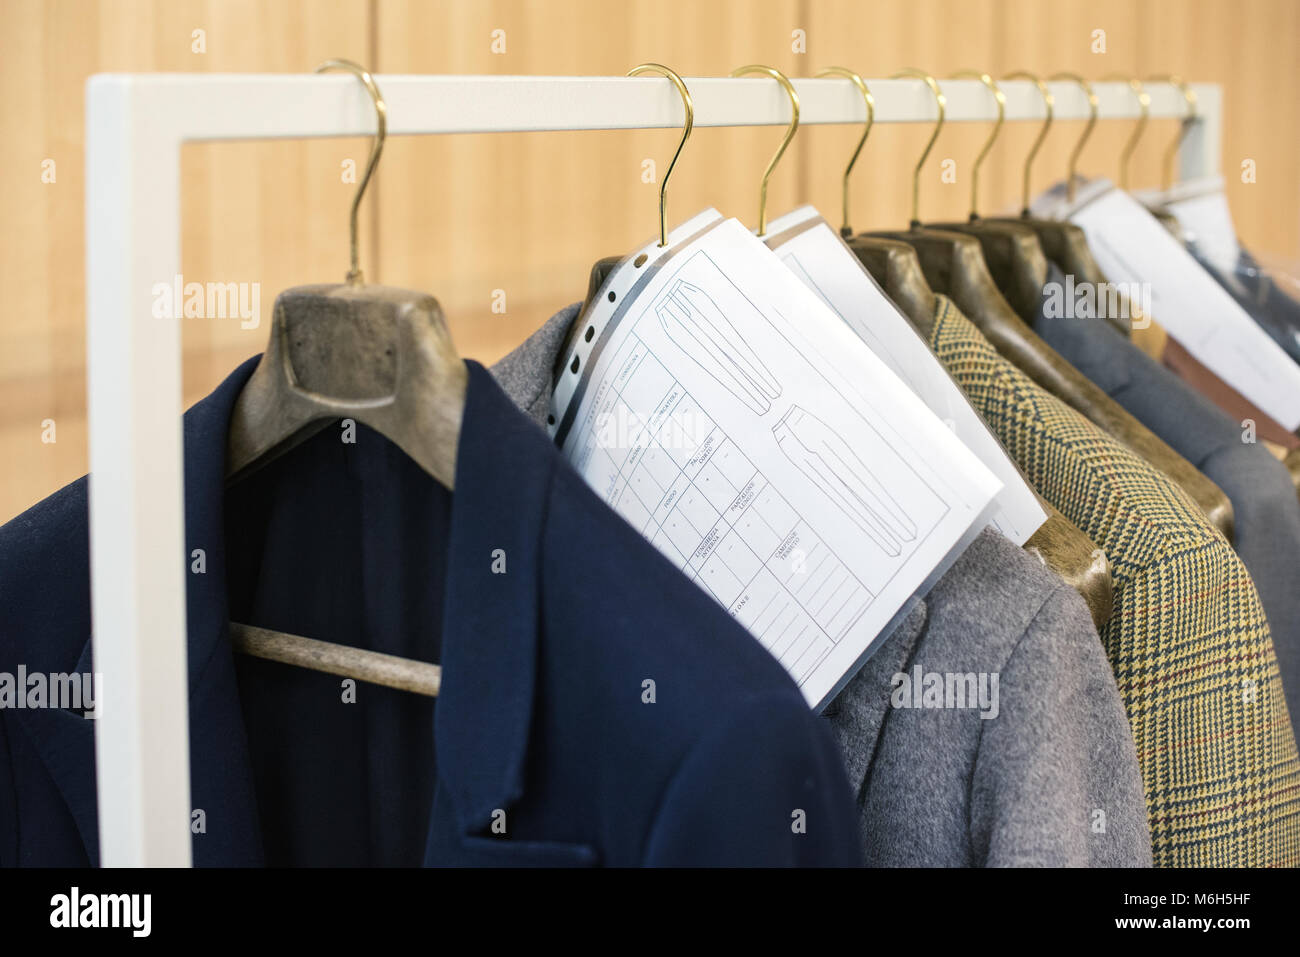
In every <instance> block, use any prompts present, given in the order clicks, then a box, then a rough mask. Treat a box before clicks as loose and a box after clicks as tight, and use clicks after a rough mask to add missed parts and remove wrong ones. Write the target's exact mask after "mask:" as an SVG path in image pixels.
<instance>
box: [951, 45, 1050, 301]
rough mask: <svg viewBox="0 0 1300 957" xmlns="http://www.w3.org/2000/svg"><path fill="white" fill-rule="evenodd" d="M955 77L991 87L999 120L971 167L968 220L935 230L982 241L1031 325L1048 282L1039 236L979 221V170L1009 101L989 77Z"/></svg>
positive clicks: (1001, 284)
mask: <svg viewBox="0 0 1300 957" xmlns="http://www.w3.org/2000/svg"><path fill="white" fill-rule="evenodd" d="M953 76H954V78H960V77H967V78H973V79H977V80H979V81H980V82H981V83H983V84H984V85H985V86H986V87H988V89H989V92H990V93H992V94H993V99H994V102H995V103H996V105H997V110H998V118H997V121H996V122H995V123H994V124H993V129H992V130H991V131H990V132H989V136H988V139H987V140H985V142H984V145H983V146H982V147H981V148H980V151H979V154H978V155H977V156H976V157H975V162H974V163H972V164H971V173H970V183H971V186H970V216H969V218H968V219H967V221H965V222H959V223H938V224H936V228H937V229H944V230H949V231H951V232H958V233H965V234H967V235H969V236H974V237H975V238H976V239H977V240H979V243H980V247H981V248H982V249H983V251H984V261H985V263H986V264H987V265H988V269H989V274H990V275H992V276H993V280H994V282H995V283H996V284H997V287H998V289H999V290H1000V291H1001V292H1002V295H1003V296H1004V297H1006V300H1007V302H1008V303H1010V305H1011V307H1012V308H1013V309H1015V311H1016V314H1017V315H1019V316H1020V317H1021V318H1022V319H1024V320H1025V321H1027V322H1030V321H1032V320H1033V317H1034V316H1035V315H1036V314H1037V312H1038V306H1039V303H1041V302H1042V295H1043V286H1044V285H1045V284H1046V282H1047V257H1046V255H1044V253H1043V247H1042V245H1041V243H1039V241H1038V235H1037V234H1036V233H1035V232H1034V231H1033V230H1032V229H1030V228H1029V227H1028V226H1027V225H1025V224H1024V223H1020V222H1016V221H1014V220H1012V221H1010V222H1002V221H990V220H985V219H982V218H980V214H979V182H980V168H981V167H982V166H983V165H984V160H985V158H986V157H987V156H988V154H989V151H990V150H991V149H993V144H994V143H995V142H997V138H998V133H1000V132H1001V131H1002V124H1003V122H1004V121H1005V119H1006V103H1007V98H1006V96H1004V95H1003V93H1002V90H1001V88H1000V87H999V86H998V85H997V83H995V82H994V80H993V77H991V76H989V75H988V74H987V73H979V72H976V71H974V70H962V71H959V72H957V73H954V74H953Z"/></svg>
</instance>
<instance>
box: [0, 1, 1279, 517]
mask: <svg viewBox="0 0 1300 957" xmlns="http://www.w3.org/2000/svg"><path fill="white" fill-rule="evenodd" d="M498 29H499V30H504V31H505V38H506V51H505V53H494V52H492V49H491V44H492V31H493V30H498ZM1098 29H1101V30H1105V31H1106V52H1105V53H1104V54H1098V53H1093V52H1092V51H1091V45H1092V34H1093V31H1094V30H1098ZM196 30H202V31H203V39H204V43H205V49H204V51H203V52H195V51H194V49H193V36H194V31H196ZM795 30H803V31H806V37H807V50H806V52H804V53H797V52H795V51H794V50H793V49H792V42H791V37H792V32H793V31H795ZM330 57H348V58H351V59H354V60H357V61H359V62H361V63H365V64H367V65H369V66H370V67H371V68H372V69H373V70H374V71H376V72H381V73H404V72H405V73H492V74H564V75H574V74H606V75H609V74H613V75H618V74H622V73H624V72H626V71H627V70H628V69H629V68H630V67H632V66H634V65H635V64H637V63H640V62H643V61H645V60H657V61H660V62H663V63H667V64H668V65H670V66H672V67H673V68H674V69H676V70H677V71H678V72H679V73H681V74H683V75H685V76H709V75H713V76H716V75H725V74H726V73H727V72H728V71H730V70H731V69H732V68H733V67H736V66H739V65H741V64H744V63H751V62H758V63H767V64H770V65H772V66H775V67H777V68H778V69H781V70H783V71H785V72H787V73H789V74H790V75H792V76H808V75H811V74H813V73H815V72H816V71H817V70H819V69H821V68H823V67H825V66H828V65H832V64H838V65H843V66H849V67H851V68H853V69H855V70H858V71H859V72H861V73H862V74H863V75H864V76H866V77H868V78H870V77H873V76H875V77H879V76H886V75H888V74H890V73H893V72H894V71H896V70H898V69H901V68H903V67H907V66H918V67H923V68H925V69H927V70H929V71H931V72H933V73H935V74H936V75H937V76H940V77H942V76H944V75H948V74H951V73H952V72H954V71H956V70H959V69H970V68H978V69H984V70H989V71H991V72H992V73H993V74H994V75H995V76H997V75H1001V74H1003V73H1006V72H1009V71H1011V70H1015V69H1028V70H1032V71H1036V72H1039V73H1050V72H1055V71H1059V70H1072V71H1076V72H1079V73H1081V74H1083V75H1084V76H1086V77H1090V78H1100V77H1102V76H1104V75H1107V74H1110V73H1123V74H1128V75H1134V74H1136V75H1140V76H1149V75H1152V74H1156V73H1170V72H1173V73H1181V74H1182V75H1184V76H1186V77H1187V78H1189V79H1193V80H1197V81H1205V82H1218V83H1221V84H1223V86H1224V94H1225V96H1224V99H1225V108H1226V116H1225V126H1224V144H1223V150H1224V155H1223V168H1224V170H1225V171H1226V172H1227V173H1228V174H1229V177H1228V195H1229V199H1230V202H1231V204H1232V210H1233V214H1234V216H1235V218H1236V222H1237V225H1238V228H1239V231H1240V233H1241V234H1242V236H1243V237H1245V239H1246V240H1247V242H1248V243H1249V244H1250V245H1251V246H1252V247H1253V248H1255V249H1257V250H1259V251H1260V252H1261V253H1264V254H1266V255H1270V256H1272V257H1274V258H1275V259H1279V258H1280V259H1281V260H1283V261H1290V262H1293V263H1294V262H1296V261H1300V164H1298V163H1297V158H1296V157H1297V151H1298V150H1300V120H1298V118H1297V111H1296V90H1297V86H1298V85H1300V0H871V2H864V0H703V2H702V0H622V2H614V0H442V2H430V0H334V2H323V0H322V2H313V0H206V2H205V0H0V78H3V96H0V175H2V176H3V190H0V223H3V227H4V228H3V231H2V232H0V289H3V290H4V309H3V314H2V315H0V460H3V462H4V463H5V465H4V468H3V473H2V474H0V520H5V519H8V518H9V517H11V516H13V515H15V514H17V513H18V512H20V511H22V510H23V509H25V508H26V507H28V506H29V505H31V504H32V503H34V502H36V501H38V500H39V499H40V498H42V497H44V496H45V495H48V494H49V493H50V492H52V491H54V490H55V489H57V488H58V487H59V486H61V485H63V484H65V483H66V482H68V481H71V480H72V479H74V478H76V477H77V476H79V475H81V474H83V473H84V471H85V469H86V463H87V454H86V429H85V395H86V394H85V329H84V327H85V301H86V296H88V295H94V290H87V289H86V288H85V266H84V249H83V245H84V238H83V228H84V222H83V215H82V209H83V202H84V192H83V184H82V166H83V160H82V146H83V127H84V109H83V89H84V84H85V81H86V78H87V77H88V76H90V75H91V74H93V73H98V72H105V71H177V72H206V71H211V72H254V71H255V72H306V71H310V70H311V69H312V68H313V67H315V66H316V65H317V64H318V63H320V62H321V61H322V60H325V59H328V58H330ZM755 82H758V81H755ZM1079 126H1080V125H1079V124H1067V123H1060V124H1057V126H1056V127H1055V128H1054V130H1053V133H1052V135H1051V137H1050V138H1049V139H1048V141H1047V145H1046V147H1045V148H1044V150H1043V152H1042V154H1040V159H1039V163H1038V166H1037V167H1036V179H1035V182H1036V185H1037V186H1038V187H1042V186H1046V185H1047V184H1048V182H1049V180H1051V181H1054V180H1055V179H1057V178H1059V176H1060V175H1061V173H1062V172H1063V169H1064V163H1065V157H1066V155H1067V154H1068V152H1069V149H1070V146H1071V144H1072V143H1073V138H1074V137H1075V136H1076V135H1077V132H1078V130H1079ZM1129 130H1130V127H1129V125H1128V124H1120V123H1113V124H1102V125H1101V127H1099V130H1098V132H1097V134H1095V136H1094V138H1093V140H1092V141H1091V142H1090V144H1089V147H1088V149H1087V151H1086V153H1085V154H1084V158H1083V162H1082V167H1083V171H1084V172H1085V173H1095V174H1102V175H1110V176H1114V175H1115V173H1116V169H1115V164H1116V158H1117V156H1118V153H1119V148H1120V146H1121V145H1122V143H1123V142H1124V139H1125V138H1126V137H1127V135H1128V133H1129ZM1176 132H1177V130H1176V124H1175V123H1173V122H1172V121H1161V122H1152V123H1151V124H1150V126H1149V128H1148V132H1147V135H1146V138H1145V139H1144V140H1143V142H1142V145H1141V146H1140V147H1139V149H1138V153H1137V156H1136V158H1135V161H1134V166H1133V170H1132V179H1133V185H1135V186H1145V185H1154V184H1156V183H1157V182H1158V179H1159V165H1160V163H1159V161H1160V155H1161V153H1162V151H1163V149H1164V147H1165V145H1166V144H1167V143H1168V141H1169V138H1170V137H1172V136H1174V135H1175V134H1176ZM985 133H986V130H984V129H982V128H975V127H956V126H949V127H948V128H946V129H945V131H944V134H943V136H942V137H941V139H940V140H939V142H938V144H937V145H936V147H935V153H934V154H933V155H932V159H931V162H930V163H929V164H928V166H927V171H926V176H925V178H924V179H923V180H922V197H921V203H922V209H921V212H922V218H923V219H937V218H940V217H951V216H962V215H964V213H965V212H966V206H967V194H968V185H967V182H966V180H965V178H964V174H965V171H966V170H967V169H968V166H969V161H970V159H971V158H972V157H973V156H974V154H975V152H976V150H977V149H978V147H979V144H980V143H981V141H982V138H983V136H984V134H985ZM1034 133H1035V130H1034V129H1032V128H1030V127H1028V126H1025V125H1009V126H1008V127H1007V128H1006V130H1005V132H1004V133H1003V135H1002V138H1001V140H1000V142H999V144H998V146H997V148H996V150H995V152H994V154H993V155H992V157H991V158H990V160H989V162H988V163H987V164H986V166H985V170H984V172H983V177H982V179H983V184H984V185H983V190H982V192H983V200H982V205H983V208H984V210H985V211H996V210H999V209H1004V208H1009V207H1011V206H1012V205H1014V204H1015V203H1016V201H1017V199H1018V191H1019V169H1020V166H1019V163H1020V157H1022V156H1023V154H1024V151H1025V150H1026V149H1027V148H1028V145H1029V143H1030V141H1031V140H1032V138H1033V135H1034ZM779 135H780V134H779V131H777V130H775V129H734V130H726V129H701V130H698V131H696V133H695V135H694V137H693V138H692V140H691V142H690V145H689V147H688V149H687V151H686V152H685V153H684V154H683V159H682V162H681V163H680V165H679V168H678V171H677V173H676V174H675V178H674V181H673V188H672V190H671V207H670V220H673V221H678V220H681V219H684V218H685V217H686V216H688V215H689V214H691V213H693V212H695V211H696V210H698V209H699V208H701V207H703V206H705V205H713V206H716V207H718V208H719V209H721V210H723V211H724V212H727V213H730V214H733V215H737V216H739V217H740V218H741V219H742V220H744V221H746V222H751V221H752V220H753V218H754V215H755V204H756V197H757V187H758V177H759V174H760V172H761V170H762V168H763V165H764V164H765V163H766V161H767V157H768V156H769V154H770V152H771V150H772V148H773V147H774V146H775V144H776V141H777V139H778V138H779ZM857 135H858V131H857V130H855V129H853V128H849V127H845V128H838V127H836V128H828V127H808V128H805V129H804V130H801V131H800V133H799V136H798V138H797V139H796V140H795V142H794V144H793V145H792V146H791V149H790V150H789V152H788V153H787V156H786V158H785V160H784V161H783V164H782V166H781V167H780V168H779V169H778V170H777V172H776V175H775V176H774V177H773V180H772V184H771V187H770V197H771V199H770V210H771V211H772V212H773V213H774V214H776V213H780V212H783V211H785V210H787V209H789V208H790V207H791V206H793V205H795V204H796V203H799V202H813V203H816V204H817V205H818V206H820V207H821V208H822V209H823V211H825V212H826V214H827V215H828V216H829V217H832V218H834V217H837V216H838V210H839V192H838V191H839V173H840V170H841V169H842V167H843V164H844V162H845V160H846V159H847V156H848V153H849V151H850V150H851V149H852V147H853V144H854V142H855V141H856V137H857ZM926 135H927V130H925V129H922V128H920V127H915V128H910V127H909V128H902V127H879V128H877V130H876V131H874V132H873V134H872V136H871V139H870V140H869V142H868V144H867V148H866V150H865V152H864V154H863V159H862V160H861V161H860V163H859V167H858V173H857V174H856V179H855V182H854V197H855V202H854V224H855V225H857V226H860V227H862V228H871V227H890V226H899V225H902V224H904V223H905V221H906V219H907V212H908V211H907V201H908V176H909V170H910V167H911V165H912V164H913V163H914V162H915V157H916V155H917V154H918V152H919V150H920V148H921V146H922V145H923V143H924V140H925V137H926ZM676 136H677V134H676V133H674V132H671V131H647V132H610V133H530V134H497V135H490V134H488V135H466V136H447V137H427V138H413V137H400V138H394V139H392V140H390V141H389V143H388V145H387V148H386V150H385V155H384V160H383V162H382V164H381V165H380V167H379V171H378V173H377V176H376V179H375V183H374V185H373V186H372V190H373V192H372V194H370V195H369V196H368V197H367V201H366V205H365V206H364V207H363V221H364V229H363V235H362V242H363V245H362V264H363V266H364V268H365V269H366V274H367V278H368V279H370V280H371V281H382V282H385V283H389V284H393V285H400V286H409V287H412V288H418V289H424V290H428V291H431V292H433V293H434V294H435V295H436V296H438V298H439V299H440V300H441V302H442V304H443V306H444V308H445V310H446V312H447V314H448V317H449V319H450V322H451V327H452V331H453V334H454V336H455V340H456V343H457V346H458V348H459V350H460V351H461V353H462V354H463V355H466V356H471V357H474V358H478V359H480V360H482V361H485V362H489V361H492V360H493V359H495V358H497V357H499V356H500V355H502V354H503V353H505V352H506V351H508V350H509V349H510V348H512V347H513V346H514V345H515V344H517V343H518V342H520V341H521V340H522V339H523V338H524V337H525V336H526V335H527V334H528V333H529V332H531V331H532V330H533V329H534V328H536V327H537V326H538V325H539V324H541V323H542V322H543V321H544V320H545V319H546V317H547V316H549V315H550V314H551V313H552V312H553V311H555V310H556V309H558V308H559V307H561V306H563V305H565V304H566V303H569V302H572V301H574V300H576V299H578V298H580V297H581V296H582V294H583V292H584V290H585V287H586V281H587V272H588V270H589V268H590V265H591V263H592V261H593V260H595V259H597V258H600V257H601V256H606V255H612V254H615V253H619V252H622V251H625V250H627V249H629V248H631V247H632V246H634V245H636V244H638V243H640V242H643V241H645V240H646V239H648V238H649V237H650V236H651V235H652V234H653V233H654V232H655V230H656V229H657V219H656V216H657V214H656V206H655V204H656V195H657V186H656V185H654V184H647V183H643V182H642V181H641V164H642V161H643V160H644V159H646V158H654V159H655V160H656V161H657V162H658V163H659V164H660V168H661V169H662V168H663V165H664V164H665V163H666V162H667V159H668V157H669V155H670V153H671V150H672V148H673V146H674V144H675V142H676ZM366 151H367V141H365V140H360V139H355V140H354V139H338V140H317V141H311V142H305V141H304V142H276V143H247V144H212V145H201V146H190V147H186V149H185V151H184V156H183V159H182V177H183V190H184V197H183V239H182V269H183V272H184V275H185V277H186V279H187V281H188V280H197V281H203V282H206V281H222V282H257V283H260V284H261V290H262V296H261V313H262V322H261V324H260V325H259V326H258V327H257V328H255V329H241V328H240V324H239V322H238V321H237V320H232V319H212V320H187V321H186V325H185V328H184V349H185V371H184V374H185V380H184V381H185V394H186V403H187V404H189V403H190V402H193V401H194V400H196V399H198V398H200V397H201V396H203V395H204V394H206V393H207V392H209V391H210V390H211V389H212V388H213V387H214V386H215V385H216V384H217V383H219V382H220V381H221V379H222V378H223V377H224V376H225V375H226V374H227V373H228V372H229V371H230V369H231V368H233V366H234V365H235V364H236V363H237V362H239V361H240V360H241V359H243V358H244V357H246V356H249V355H252V354H255V353H257V352H259V351H261V349H262V347H263V343H264V340H265V336H266V328H267V323H268V320H269V316H270V310H271V306H272V302H273V300H274V298H275V293H276V292H277V291H279V290H281V289H283V288H286V287H288V286H292V285H296V284H299V283H305V282H323V281H324V282H329V281H339V280H341V279H342V277H343V274H344V272H345V271H346V268H347V209H348V204H349V202H350V197H351V192H352V189H353V186H351V185H349V184H345V183H343V182H342V177H341V175H340V171H341V164H342V163H343V162H344V161H345V160H347V159H353V160H355V161H357V162H358V163H359V164H360V163H363V162H364V158H365V155H366ZM942 158H953V159H955V160H956V161H957V164H958V167H957V168H958V182H957V183H956V184H955V185H951V184H943V183H941V182H940V179H939V164H938V161H939V160H940V159H942ZM1245 158H1250V159H1253V160H1255V162H1256V165H1257V170H1258V181H1257V182H1256V183H1255V184H1243V183H1241V182H1239V177H1237V176H1236V175H1235V173H1236V171H1237V170H1238V169H1239V168H1240V163H1241V161H1242V159H1245ZM46 160H53V161H54V168H55V172H56V177H55V181H54V182H53V183H47V182H43V181H42V175H41V174H42V168H43V167H42V164H43V163H44V162H45V161H46ZM495 290H504V292H505V295H506V308H507V311H506V313H505V314H504V315H501V314H495V313H493V311H492V308H491V306H492V301H493V300H492V297H493V294H494V291H495ZM46 419H54V420H55V423H56V429H57V433H56V435H57V441H56V442H54V443H46V442H42V422H43V421H44V420H46Z"/></svg>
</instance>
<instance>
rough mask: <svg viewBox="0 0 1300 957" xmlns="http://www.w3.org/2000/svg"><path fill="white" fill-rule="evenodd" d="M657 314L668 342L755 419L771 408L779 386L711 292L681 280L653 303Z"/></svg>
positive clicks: (778, 393)
mask: <svg viewBox="0 0 1300 957" xmlns="http://www.w3.org/2000/svg"><path fill="white" fill-rule="evenodd" d="M655 315H656V316H657V317H658V319H659V324H660V325H662V326H663V328H664V332H666V333H668V338H670V339H671V340H672V341H673V343H674V344H675V345H676V346H677V347H678V348H679V349H681V350H682V351H683V352H685V353H686V354H687V355H688V356H690V357H691V358H692V359H694V360H695V362H696V363H698V364H699V366H700V368H702V369H703V370H704V371H705V372H707V373H709V374H710V375H711V376H713V378H715V379H717V380H718V382H719V383H720V384H721V385H722V386H723V387H724V388H725V389H726V390H727V391H728V392H730V393H731V394H732V395H734V396H735V397H736V398H737V399H739V400H740V401H741V402H743V403H744V404H745V405H746V406H748V407H749V409H750V411H752V412H753V413H754V414H755V415H763V414H764V413H765V412H767V411H769V410H770V409H771V408H772V400H773V399H775V398H776V397H777V396H779V395H780V394H781V383H780V382H779V381H777V379H776V377H775V376H774V375H772V373H771V372H770V371H769V370H768V368H767V367H766V366H765V365H763V362H762V360H761V359H759V357H758V355H757V354H756V353H755V352H754V350H753V348H751V347H750V345H749V343H748V342H746V341H745V337H744V336H743V335H742V334H741V332H740V330H738V329H737V328H736V327H735V326H734V325H732V323H731V320H730V319H728V318H727V317H726V316H725V315H724V314H723V312H722V310H721V309H719V308H718V305H717V303H715V302H714V301H713V298H712V297H711V296H710V295H709V294H708V293H707V292H705V291H704V290H703V289H701V288H700V287H699V286H693V285H691V284H690V283H688V282H686V281H685V280H683V279H679V280H677V281H676V282H675V283H673V285H672V286H671V287H670V288H669V290H668V292H667V293H665V294H664V296H663V298H661V299H660V300H659V301H658V302H657V303H656V304H655Z"/></svg>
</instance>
